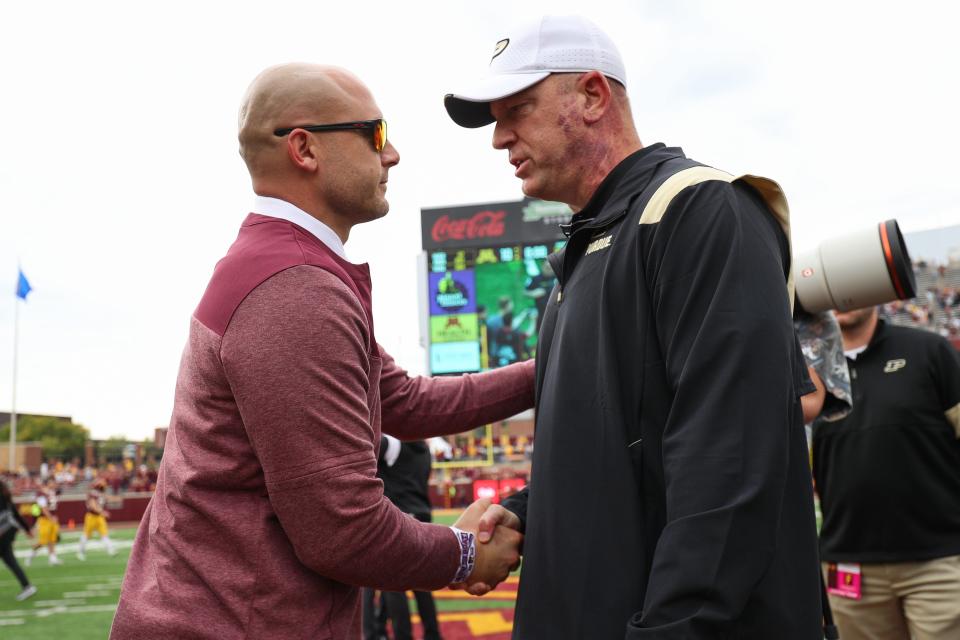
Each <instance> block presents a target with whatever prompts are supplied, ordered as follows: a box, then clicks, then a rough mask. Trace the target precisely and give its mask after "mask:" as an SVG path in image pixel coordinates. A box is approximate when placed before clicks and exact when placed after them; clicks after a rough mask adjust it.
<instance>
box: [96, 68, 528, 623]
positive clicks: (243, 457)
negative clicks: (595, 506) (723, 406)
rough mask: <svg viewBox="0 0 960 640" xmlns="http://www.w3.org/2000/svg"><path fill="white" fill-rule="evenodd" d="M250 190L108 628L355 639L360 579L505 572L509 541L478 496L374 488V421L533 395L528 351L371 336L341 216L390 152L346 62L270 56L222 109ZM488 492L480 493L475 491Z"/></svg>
mask: <svg viewBox="0 0 960 640" xmlns="http://www.w3.org/2000/svg"><path fill="white" fill-rule="evenodd" d="M239 124H240V130H239V140H240V155H241V156H242V157H243V160H244V161H245V163H246V165H247V168H248V169H249V172H250V177H251V179H252V182H253V190H254V192H255V193H256V197H255V199H254V204H253V207H252V209H251V211H252V213H250V214H249V215H248V216H247V217H246V219H245V220H244V222H243V224H242V226H241V228H240V233H239V236H238V237H237V240H236V241H235V242H234V244H233V245H232V246H231V248H230V250H229V251H228V252H227V254H226V256H225V257H224V258H223V259H222V260H220V262H219V263H218V264H217V266H216V269H215V270H214V273H213V277H212V278H211V280H210V283H209V284H208V286H207V290H206V292H205V293H204V295H203V297H202V299H201V300H200V304H199V306H198V307H197V309H196V311H195V312H194V314H193V317H192V318H191V323H190V336H189V340H188V343H187V346H186V348H185V350H184V353H183V357H182V360H181V368H180V375H179V379H178V381H177V389H176V398H175V403H174V410H173V417H172V419H171V423H170V431H169V434H168V438H167V445H166V449H165V451H164V457H163V462H162V464H161V469H160V475H159V478H158V481H157V490H156V494H155V495H154V498H153V499H152V500H151V502H150V505H149V506H148V507H147V511H146V513H145V515H144V518H143V522H142V524H141V527H140V530H139V531H138V534H137V539H136V542H135V544H134V548H133V551H132V554H131V556H130V562H129V564H128V568H127V573H126V576H125V578H124V584H123V590H122V593H121V597H120V603H119V605H118V608H117V614H116V617H115V619H114V623H113V629H112V631H111V638H114V639H118V640H119V639H126V638H144V637H150V638H171V639H173V638H177V639H185V638H191V639H193V638H210V639H211V640H212V639H214V638H215V639H217V640H222V639H225V638H285V639H297V638H303V639H307V638H310V639H311V640H322V639H327V638H336V639H338V640H339V639H341V638H359V637H360V634H361V623H360V590H359V588H358V587H359V586H369V587H374V588H379V589H383V590H388V591H403V590H405V589H418V590H433V589H438V588H441V587H444V586H446V585H448V584H451V583H457V584H460V583H466V584H468V585H469V584H472V583H475V582H486V581H487V580H489V581H492V582H497V581H500V580H503V579H504V578H505V577H506V575H507V574H508V573H509V571H510V569H511V568H513V567H514V566H515V565H516V563H517V558H518V547H519V543H520V540H521V538H522V536H521V535H520V534H519V533H516V532H514V531H512V530H509V529H506V528H501V529H499V530H498V531H497V535H496V536H495V541H494V544H492V545H487V544H484V545H477V544H476V543H475V532H476V530H477V526H478V522H479V518H480V514H481V513H482V508H478V507H472V508H471V509H470V510H468V511H467V512H465V513H464V515H463V516H462V517H461V518H460V520H458V522H457V523H456V524H455V525H454V526H453V527H446V526H439V525H432V524H425V523H420V522H418V521H416V520H414V519H413V518H410V517H407V516H405V515H404V514H403V513H401V512H400V511H399V510H398V509H397V508H396V507H394V506H393V505H392V504H391V503H390V502H389V501H388V500H387V499H386V498H384V495H383V484H382V482H381V481H380V480H379V479H377V478H376V472H377V454H378V447H379V443H380V436H381V432H382V431H386V432H389V433H391V434H392V435H395V436H397V437H400V438H403V439H407V440H413V439H420V438H426V437H430V436H434V435H442V434H448V433H453V432H457V431H463V430H465V429H469V428H473V427H475V426H478V425H481V424H485V423H488V422H491V421H494V420H501V419H503V418H506V417H508V416H510V415H513V414H515V413H518V412H520V411H522V410H524V409H527V408H529V407H530V406H531V405H532V404H533V368H532V366H533V365H532V363H524V364H519V365H515V366H511V367H505V368H503V369H498V370H496V371H494V372H490V373H485V374H478V375H468V376H463V377H460V378H442V379H427V378H411V377H409V376H408V375H407V373H406V372H405V371H404V370H403V369H401V368H400V367H398V366H397V364H396V363H395V362H394V361H393V359H392V358H391V357H390V356H389V355H388V354H387V353H386V352H384V350H383V349H382V348H381V347H380V346H379V345H378V344H377V341H376V337H375V335H374V328H373V320H372V313H371V306H372V303H371V283H370V273H369V268H368V267H367V265H365V264H353V263H351V262H349V261H348V260H347V258H346V254H345V252H344V243H345V242H346V241H347V238H348V237H349V234H350V230H351V229H352V227H353V226H354V225H357V224H360V223H363V222H369V221H372V220H376V219H377V218H380V217H383V216H384V215H386V213H387V211H388V209H389V205H388V203H387V200H386V190H387V177H388V174H389V170H390V169H391V168H392V167H393V166H394V165H396V164H397V162H398V161H399V159H400V157H399V154H398V153H397V150H396V148H394V146H393V145H392V144H391V143H390V142H389V141H388V140H387V131H386V123H385V121H384V120H383V117H382V114H381V113H380V110H379V108H378V107H377V104H376V102H375V101H374V99H373V96H372V95H371V94H370V91H369V90H368V89H367V88H366V87H365V86H364V85H363V84H362V83H361V82H360V81H359V80H358V79H357V78H356V77H355V76H353V75H352V74H350V73H349V72H347V71H345V70H343V69H338V68H332V67H323V66H317V65H306V64H291V65H283V66H279V67H273V68H270V69H267V70H266V71H264V72H263V73H262V74H260V75H259V76H258V77H257V78H256V79H255V80H254V82H253V84H252V85H251V86H250V89H249V91H248V93H247V96H246V98H245V100H244V103H243V106H242V107H241V110H240V123H239ZM482 507H483V508H485V505H482Z"/></svg>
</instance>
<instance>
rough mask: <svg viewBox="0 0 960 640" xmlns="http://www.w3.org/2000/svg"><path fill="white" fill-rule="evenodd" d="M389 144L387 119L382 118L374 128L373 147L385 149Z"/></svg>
mask: <svg viewBox="0 0 960 640" xmlns="http://www.w3.org/2000/svg"><path fill="white" fill-rule="evenodd" d="M385 146H387V121H386V120H382V119H381V120H380V122H378V123H377V126H376V127H374V129H373V147H374V149H376V150H377V151H383V148H384V147H385Z"/></svg>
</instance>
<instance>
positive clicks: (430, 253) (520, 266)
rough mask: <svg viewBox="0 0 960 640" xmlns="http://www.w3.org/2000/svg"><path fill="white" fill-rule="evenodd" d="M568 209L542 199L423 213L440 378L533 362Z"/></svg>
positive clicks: (434, 370)
mask: <svg viewBox="0 0 960 640" xmlns="http://www.w3.org/2000/svg"><path fill="white" fill-rule="evenodd" d="M570 215H571V212H570V209H569V208H568V207H567V206H566V205H563V204H559V203H554V202H544V201H540V200H523V201H521V202H502V203H488V204H481V205H472V206H466V207H446V208H435V209H423V210H422V211H421V220H422V232H423V248H424V251H425V252H426V254H427V255H426V257H427V261H426V264H427V274H426V277H427V283H426V285H427V286H426V295H427V300H426V301H425V306H426V311H427V316H428V327H427V331H428V335H427V338H428V340H427V342H428V351H429V368H430V373H431V374H433V375H443V374H455V373H468V372H476V371H485V370H487V369H493V368H496V367H501V366H504V365H507V364H510V363H512V362H519V361H521V360H526V359H528V358H531V357H533V356H534V354H535V353H536V344H537V333H538V331H539V328H540V322H541V320H542V318H543V311H544V309H545V307H546V304H547V298H548V296H549V294H550V291H551V290H552V289H553V286H554V284H555V283H556V278H555V276H554V274H553V272H552V271H551V269H550V265H549V263H548V262H547V256H548V255H550V254H551V253H553V252H554V251H556V250H558V249H560V248H561V247H563V245H564V243H565V241H566V238H565V237H564V235H563V233H562V232H561V231H560V228H559V226H558V225H559V224H560V223H562V222H567V221H568V220H569V219H570Z"/></svg>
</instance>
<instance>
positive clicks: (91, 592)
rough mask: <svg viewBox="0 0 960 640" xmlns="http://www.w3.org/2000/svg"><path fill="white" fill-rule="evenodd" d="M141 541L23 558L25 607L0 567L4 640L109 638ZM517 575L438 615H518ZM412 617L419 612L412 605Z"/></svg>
mask: <svg viewBox="0 0 960 640" xmlns="http://www.w3.org/2000/svg"><path fill="white" fill-rule="evenodd" d="M458 515H459V514H458V513H457V512H453V511H438V512H436V513H435V515H434V522H436V523H437V524H453V522H454V521H455V520H456V518H457V516H458ZM135 535H136V529H135V528H133V527H118V526H113V527H111V530H110V538H111V539H112V540H113V541H114V542H115V543H116V544H117V547H118V549H117V554H116V555H114V556H109V555H107V552H106V550H105V549H104V548H103V545H102V543H101V542H100V541H99V539H97V538H94V540H92V541H91V542H89V543H88V545H87V559H86V560H85V561H81V560H79V559H78V558H77V552H76V547H77V541H78V540H79V538H80V532H79V531H78V530H74V531H68V530H64V531H62V532H61V536H62V539H61V542H60V545H59V546H58V549H57V555H58V557H59V558H60V559H61V560H63V564H62V565H60V566H50V565H49V563H48V562H47V552H46V549H43V550H41V551H40V552H39V554H38V556H37V557H36V558H34V560H33V562H32V564H31V566H29V567H27V566H25V564H24V559H23V558H22V557H20V558H18V560H19V562H20V565H21V567H23V570H24V571H25V572H26V574H27V577H28V578H29V579H30V581H31V582H32V583H33V584H34V585H35V586H36V587H37V589H38V592H37V594H36V595H34V596H33V597H32V598H30V599H29V600H26V601H24V602H17V601H16V600H15V596H16V595H17V593H19V592H20V585H19V584H18V583H17V581H16V579H15V578H14V577H13V574H12V573H10V572H9V571H8V570H7V568H6V566H4V565H3V564H2V563H0V638H3V640H34V639H37V640H41V639H42V640H49V638H70V640H94V639H96V640H103V638H106V637H107V635H108V633H109V631H110V623H111V622H112V621H113V615H114V612H115V611H116V606H117V600H118V599H119V597H120V584H121V582H122V580H123V572H124V570H125V569H126V566H127V559H128V558H129V556H130V545H131V543H132V542H133V538H134V536H135ZM32 543H33V541H32V540H30V539H29V538H27V537H26V536H25V535H23V533H20V534H19V535H18V536H17V540H16V545H15V549H16V551H17V552H18V555H22V553H21V552H24V551H26V550H28V549H29V548H30V546H31V545H32ZM518 573H519V572H518ZM516 575H517V574H514V576H513V578H512V579H511V580H510V581H509V583H510V584H507V583H505V584H504V585H503V586H502V588H501V589H500V590H498V591H496V592H493V593H491V594H489V595H488V596H486V597H483V598H474V597H471V596H468V595H466V594H464V593H463V592H454V591H450V590H442V591H438V592H436V604H437V610H438V612H439V613H441V614H448V615H449V616H451V617H452V618H455V617H456V614H457V613H459V612H470V611H476V612H480V611H490V610H496V609H507V610H512V609H513V605H514V599H515V594H516V579H517V578H516ZM411 611H414V612H415V611H416V606H415V603H414V602H413V600H412V599H411ZM446 617H447V616H444V615H441V622H442V623H444V624H443V626H444V634H445V636H446V635H448V633H447V625H448V623H446V621H445V620H443V618H446ZM449 624H454V623H453V622H451V623H449ZM465 633H466V634H467V635H465V636H462V637H482V638H488V637H489V638H491V640H493V639H494V638H495V637H500V634H490V635H487V634H486V633H483V632H482V631H481V632H479V633H477V634H476V635H474V634H472V633H470V632H469V631H466V629H465ZM452 635H454V636H456V635H457V634H455V633H454V634H452Z"/></svg>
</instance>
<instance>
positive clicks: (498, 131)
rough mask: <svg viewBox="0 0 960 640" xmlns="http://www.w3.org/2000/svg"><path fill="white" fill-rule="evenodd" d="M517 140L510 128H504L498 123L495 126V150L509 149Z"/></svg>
mask: <svg viewBox="0 0 960 640" xmlns="http://www.w3.org/2000/svg"><path fill="white" fill-rule="evenodd" d="M516 139H517V136H516V135H515V134H514V133H513V130H512V129H510V128H509V127H506V126H504V125H503V124H501V123H500V122H497V123H496V124H495V125H494V126H493V148H494V149H509V148H510V145H511V144H513V143H514V141H515V140H516Z"/></svg>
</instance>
